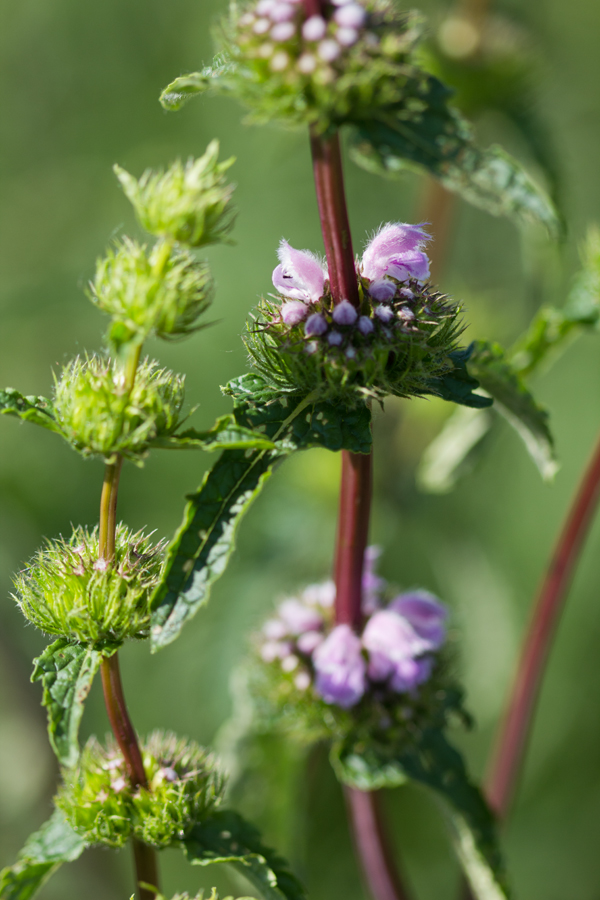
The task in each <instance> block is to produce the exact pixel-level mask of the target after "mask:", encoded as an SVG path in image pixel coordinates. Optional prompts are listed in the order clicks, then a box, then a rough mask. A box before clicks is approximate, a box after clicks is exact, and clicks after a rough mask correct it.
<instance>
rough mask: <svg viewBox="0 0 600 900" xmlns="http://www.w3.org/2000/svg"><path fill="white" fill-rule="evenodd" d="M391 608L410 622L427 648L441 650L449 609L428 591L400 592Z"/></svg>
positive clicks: (444, 638)
mask: <svg viewBox="0 0 600 900" xmlns="http://www.w3.org/2000/svg"><path fill="white" fill-rule="evenodd" d="M389 609H391V610H394V612H396V613H398V614H399V615H401V616H402V617H403V618H404V619H406V621H407V622H410V624H411V626H412V628H413V629H414V630H415V632H416V634H418V635H419V638H420V639H421V641H422V642H423V643H424V645H425V649H426V650H439V648H440V647H441V646H442V644H443V643H444V641H445V640H446V620H447V618H448V610H447V609H446V607H445V606H444V605H443V604H442V603H440V601H439V600H438V599H437V597H434V595H433V594H430V593H429V592H428V591H410V592H408V593H406V594H400V595H399V596H398V597H396V598H395V599H394V600H392V602H391V603H390V605H389Z"/></svg>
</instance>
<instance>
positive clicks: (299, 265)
mask: <svg viewBox="0 0 600 900" xmlns="http://www.w3.org/2000/svg"><path fill="white" fill-rule="evenodd" d="M277 255H278V256H279V263H280V265H278V266H277V268H276V269H275V271H274V272H273V284H274V285H275V287H276V288H277V290H278V291H279V293H280V294H283V296H284V297H289V298H290V299H292V300H302V301H303V302H304V303H316V301H317V300H319V299H320V298H321V297H322V296H323V288H324V286H325V279H326V278H327V271H326V270H325V269H324V268H323V265H322V264H321V262H320V260H319V259H318V257H317V256H315V255H314V253H310V252H309V251H308V250H294V248H293V247H290V245H289V244H288V242H287V241H281V243H280V245H279V250H278V251H277Z"/></svg>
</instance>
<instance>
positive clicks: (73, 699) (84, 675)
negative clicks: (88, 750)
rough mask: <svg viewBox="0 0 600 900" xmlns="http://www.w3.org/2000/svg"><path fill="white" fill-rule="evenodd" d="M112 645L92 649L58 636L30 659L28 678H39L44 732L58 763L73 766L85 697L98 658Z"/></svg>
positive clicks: (96, 666)
mask: <svg viewBox="0 0 600 900" xmlns="http://www.w3.org/2000/svg"><path fill="white" fill-rule="evenodd" d="M116 649H117V646H116V645H106V646H105V647H103V648H102V649H93V648H91V647H87V646H85V645H84V644H73V643H70V642H69V641H66V640H65V639H64V638H60V639H59V640H58V641H54V643H52V644H50V645H49V646H48V647H46V649H45V650H44V652H43V653H42V655H41V656H38V657H37V659H34V661H33V662H34V666H35V668H34V670H33V675H32V676H31V680H32V681H41V682H42V686H43V688H44V696H43V699H42V705H43V706H45V707H46V709H47V710H48V736H49V739H50V744H51V745H52V749H53V750H54V752H55V754H56V756H57V759H58V761H59V763H60V764H61V766H67V767H71V766H74V765H76V763H77V760H78V759H79V740H78V735H79V725H80V722H81V717H82V715H83V707H84V703H85V700H86V698H87V695H88V694H89V692H90V688H91V686H92V682H93V680H94V676H95V675H96V673H97V671H98V669H99V668H100V664H101V662H102V659H103V658H104V657H106V656H112V654H113V653H114V652H115V651H116Z"/></svg>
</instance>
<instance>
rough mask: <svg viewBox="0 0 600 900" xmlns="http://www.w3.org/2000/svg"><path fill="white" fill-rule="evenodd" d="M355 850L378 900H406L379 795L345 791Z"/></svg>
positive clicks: (370, 792) (367, 792)
mask: <svg viewBox="0 0 600 900" xmlns="http://www.w3.org/2000/svg"><path fill="white" fill-rule="evenodd" d="M345 794H346V805H347V807H348V815H349V816H350V821H351V822H352V831H353V833H354V840H355V843H356V850H357V853H358V855H359V857H360V861H361V864H362V868H363V871H364V873H365V875H366V877H367V881H368V883H369V887H370V889H371V893H372V894H373V897H374V898H375V900H406V897H407V895H406V893H405V892H404V888H403V886H402V884H401V882H400V879H399V877H398V872H397V870H396V868H395V866H394V863H393V861H392V857H391V852H390V848H389V846H388V843H387V840H386V836H385V831H384V827H383V823H382V818H381V810H380V794H379V793H374V792H372V791H358V790H356V789H355V788H349V787H347V788H346V789H345Z"/></svg>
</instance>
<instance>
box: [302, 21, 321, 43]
mask: <svg viewBox="0 0 600 900" xmlns="http://www.w3.org/2000/svg"><path fill="white" fill-rule="evenodd" d="M326 31H327V23H326V22H325V19H324V18H323V17H322V16H311V17H310V19H307V20H306V22H305V23H304V25H303V26H302V37H303V38H304V40H305V41H320V40H321V38H322V37H324V36H325V32H326Z"/></svg>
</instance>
